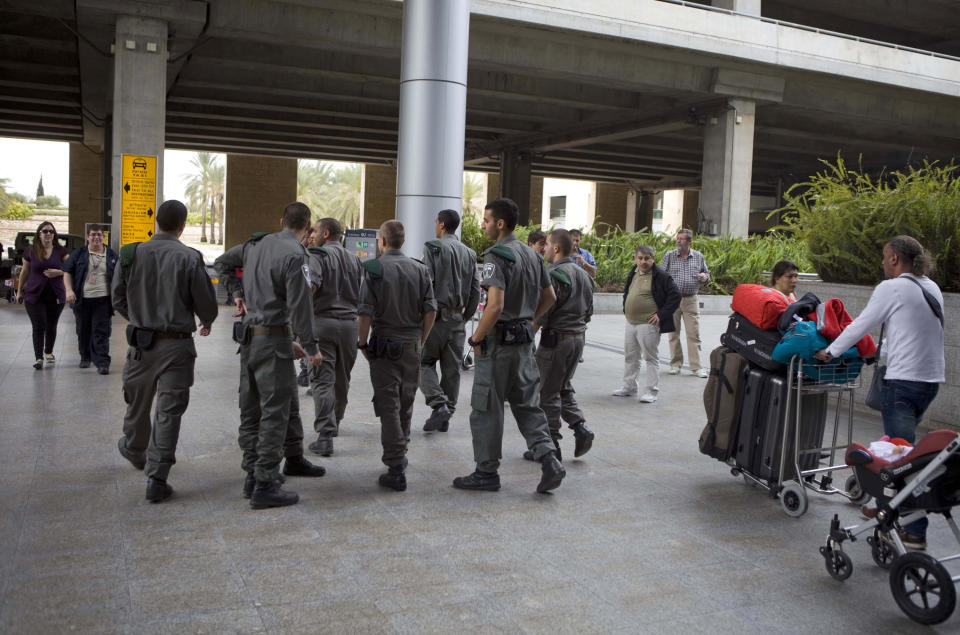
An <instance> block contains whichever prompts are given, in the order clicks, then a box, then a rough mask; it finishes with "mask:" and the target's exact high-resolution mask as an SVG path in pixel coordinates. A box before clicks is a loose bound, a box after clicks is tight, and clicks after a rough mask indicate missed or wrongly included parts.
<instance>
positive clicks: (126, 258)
mask: <svg viewBox="0 0 960 635" xmlns="http://www.w3.org/2000/svg"><path fill="white" fill-rule="evenodd" d="M139 244H140V243H127V244H126V245H124V246H123V247H121V248H120V264H121V265H123V268H124V269H129V268H130V265H132V264H133V257H134V256H135V255H136V253H137V246H138V245H139Z"/></svg>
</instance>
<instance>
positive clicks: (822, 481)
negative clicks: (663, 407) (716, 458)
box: [730, 356, 870, 518]
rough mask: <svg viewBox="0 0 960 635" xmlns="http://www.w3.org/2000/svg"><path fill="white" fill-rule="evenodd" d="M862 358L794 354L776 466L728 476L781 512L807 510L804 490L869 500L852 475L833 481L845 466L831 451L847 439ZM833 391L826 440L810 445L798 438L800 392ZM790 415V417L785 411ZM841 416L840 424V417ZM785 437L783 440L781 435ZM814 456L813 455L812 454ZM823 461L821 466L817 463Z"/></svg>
mask: <svg viewBox="0 0 960 635" xmlns="http://www.w3.org/2000/svg"><path fill="white" fill-rule="evenodd" d="M862 363H863V362H862V360H859V359H857V360H850V361H849V362H847V363H841V364H834V365H828V364H804V362H803V360H802V359H801V358H799V357H796V356H794V357H793V358H792V359H791V360H790V364H789V366H788V368H787V377H786V381H787V388H786V395H787V399H786V404H785V405H784V407H783V423H782V428H781V431H780V437H779V438H780V440H781V443H780V447H779V452H780V455H779V459H780V460H779V470H778V471H777V473H776V478H763V477H762V476H760V475H757V474H754V473H751V472H750V471H749V470H747V469H746V468H745V467H743V466H741V465H737V466H735V467H733V468H731V470H730V472H731V474H733V475H734V476H742V477H743V479H744V481H745V482H746V483H748V484H752V485H756V486H759V487H761V488H763V489H765V490H767V491H768V492H769V494H770V496H771V498H779V499H780V505H781V507H782V508H783V511H784V512H785V513H786V514H787V515H788V516H792V517H794V518H798V517H800V516H802V515H803V514H804V513H806V511H807V507H808V498H807V490H810V491H813V492H817V493H818V494H823V495H827V496H832V495H840V496H843V497H845V498H847V499H849V500H850V501H851V502H852V503H854V504H856V505H862V504H864V503H866V502H867V501H868V500H869V499H870V495H869V494H867V493H865V492H864V491H863V489H862V488H861V487H860V486H859V484H858V482H857V478H856V476H855V475H851V476H850V477H849V478H847V479H846V480H845V482H844V486H843V489H840V488H838V487H835V486H834V473H835V472H840V471H844V470H849V469H850V466H848V465H846V464H837V450H841V451H842V450H845V449H846V447H847V446H848V445H850V444H851V443H852V442H853V414H854V410H853V406H854V402H853V394H854V391H855V390H856V389H857V388H859V387H860V370H861V366H862ZM815 394H823V395H826V399H827V400H828V402H829V399H830V397H831V396H832V395H835V396H836V399H835V400H834V403H835V405H836V408H835V410H834V416H833V431H832V436H831V441H830V444H829V445H826V446H823V445H822V438H823V437H822V436H820V437H818V438H820V439H821V441H820V442H818V443H817V444H816V447H812V446H811V445H810V444H809V443H806V444H805V443H804V439H803V435H802V432H803V430H802V429H801V428H802V425H801V424H802V421H803V419H802V416H803V402H804V399H803V397H804V395H815ZM791 414H792V415H793V416H791ZM844 415H845V417H846V425H845V426H844V422H843V420H842V419H843V417H844ZM841 427H846V436H847V438H846V443H845V444H843V445H839V444H838V441H839V436H840V429H841ZM788 439H789V440H791V441H792V442H791V443H788V442H787V440H788ZM814 457H815V458H814ZM823 460H827V465H826V466H820V463H821V462H822V461H823Z"/></svg>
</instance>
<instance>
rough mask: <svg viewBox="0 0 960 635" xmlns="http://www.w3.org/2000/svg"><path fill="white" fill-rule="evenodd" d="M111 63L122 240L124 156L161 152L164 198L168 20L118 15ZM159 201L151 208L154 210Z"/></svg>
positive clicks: (116, 234)
mask: <svg viewBox="0 0 960 635" xmlns="http://www.w3.org/2000/svg"><path fill="white" fill-rule="evenodd" d="M114 44H115V50H114V64H113V143H112V149H111V158H112V161H111V165H112V173H113V188H112V193H111V197H112V200H111V213H112V217H111V218H112V231H111V232H110V244H111V246H112V247H114V248H119V245H120V202H121V194H122V191H123V190H122V188H123V186H124V183H123V178H122V165H121V157H122V155H124V154H137V155H148V156H155V157H157V183H156V203H157V204H159V203H160V202H162V199H163V146H164V134H165V131H164V128H165V122H166V116H167V96H166V91H167V23H166V22H164V21H163V20H156V19H153V18H142V17H135V16H128V15H118V16H117V27H116V40H115V43H114ZM156 209H157V208H156V206H154V208H153V210H154V211H156Z"/></svg>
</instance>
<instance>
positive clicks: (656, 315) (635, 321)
mask: <svg viewBox="0 0 960 635" xmlns="http://www.w3.org/2000/svg"><path fill="white" fill-rule="evenodd" d="M633 261H634V263H636V264H635V266H634V267H633V269H631V270H630V273H629V274H628V275H627V282H626V284H625V285H624V288H623V313H624V316H626V318H627V323H626V327H625V332H624V356H625V364H624V370H623V387H622V388H619V389H617V390H615V391H614V393H613V394H614V396H617V397H629V396H633V395H636V394H637V385H638V381H637V380H638V379H639V377H638V375H639V371H640V360H641V359H642V360H643V361H644V362H646V367H647V372H646V380H645V381H644V385H643V390H641V391H640V397H639V399H638V401H640V402H642V403H654V402H655V401H656V400H657V392H658V391H659V390H660V388H659V384H660V379H659V372H660V358H659V356H658V349H659V346H660V334H661V333H670V332H672V331H673V330H674V328H675V327H674V324H673V313H674V311H676V310H677V307H679V306H680V290H679V289H677V285H676V284H674V282H673V278H671V277H670V274H668V273H667V272H666V271H664V270H663V269H661V268H660V267H658V266H656V265H655V264H654V254H653V248H652V247H648V246H647V245H641V246H639V247H637V249H636V251H635V252H634V256H633Z"/></svg>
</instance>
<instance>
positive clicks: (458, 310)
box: [440, 306, 463, 320]
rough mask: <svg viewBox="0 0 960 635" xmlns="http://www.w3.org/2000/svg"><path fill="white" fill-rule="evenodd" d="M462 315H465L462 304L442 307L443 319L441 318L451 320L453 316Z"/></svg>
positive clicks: (441, 316)
mask: <svg viewBox="0 0 960 635" xmlns="http://www.w3.org/2000/svg"><path fill="white" fill-rule="evenodd" d="M462 315H463V307H462V306H460V307H445V306H442V307H440V319H441V320H449V319H450V318H452V317H455V316H462Z"/></svg>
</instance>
